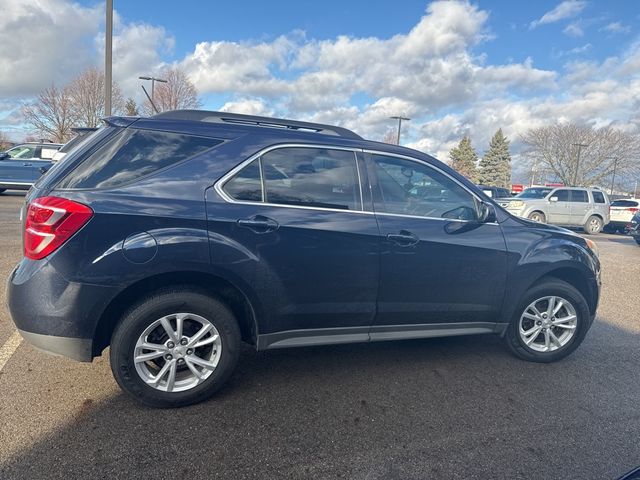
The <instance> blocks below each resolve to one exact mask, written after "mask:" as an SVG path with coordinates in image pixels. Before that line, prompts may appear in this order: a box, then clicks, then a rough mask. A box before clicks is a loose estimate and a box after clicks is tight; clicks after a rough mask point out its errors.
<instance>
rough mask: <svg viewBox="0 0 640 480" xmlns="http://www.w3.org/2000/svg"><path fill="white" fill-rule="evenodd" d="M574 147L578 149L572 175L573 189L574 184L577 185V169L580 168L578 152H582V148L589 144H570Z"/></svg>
mask: <svg viewBox="0 0 640 480" xmlns="http://www.w3.org/2000/svg"><path fill="white" fill-rule="evenodd" d="M571 145H572V146H574V147H578V159H577V160H576V171H575V172H574V173H573V185H572V186H573V187H575V186H576V183H578V168H580V151H581V150H582V147H588V146H589V144H587V143H572V144H571Z"/></svg>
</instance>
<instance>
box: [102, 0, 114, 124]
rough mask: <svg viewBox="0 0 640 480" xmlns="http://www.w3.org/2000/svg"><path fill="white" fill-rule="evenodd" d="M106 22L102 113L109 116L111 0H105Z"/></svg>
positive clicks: (111, 36) (111, 35)
mask: <svg viewBox="0 0 640 480" xmlns="http://www.w3.org/2000/svg"><path fill="white" fill-rule="evenodd" d="M106 13H107V18H106V21H107V24H106V28H105V32H104V33H105V39H104V115H105V117H109V116H111V68H112V65H113V62H112V53H113V49H112V40H113V0H107V9H106Z"/></svg>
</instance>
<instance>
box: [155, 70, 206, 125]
mask: <svg viewBox="0 0 640 480" xmlns="http://www.w3.org/2000/svg"><path fill="white" fill-rule="evenodd" d="M160 76H161V77H162V78H163V79H164V80H167V83H156V86H155V92H154V95H153V103H154V104H155V105H156V108H157V109H158V111H160V112H166V111H167V110H178V109H183V108H199V107H200V106H201V105H202V104H201V103H200V100H199V99H198V91H197V90H196V87H195V85H194V84H193V83H192V82H191V80H189V77H187V74H186V73H185V72H184V70H182V69H181V68H180V67H173V68H169V69H166V70H164V71H163V72H162V73H161V74H160ZM144 111H145V113H146V114H147V115H153V114H154V113H155V112H154V110H153V107H152V106H151V104H150V103H149V100H145V102H144Z"/></svg>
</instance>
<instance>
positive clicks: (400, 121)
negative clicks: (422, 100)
mask: <svg viewBox="0 0 640 480" xmlns="http://www.w3.org/2000/svg"><path fill="white" fill-rule="evenodd" d="M389 118H391V119H393V120H398V140H397V141H396V145H400V129H401V128H402V121H403V120H407V121H408V120H411V119H410V118H407V117H402V116H397V117H389Z"/></svg>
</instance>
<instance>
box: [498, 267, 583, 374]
mask: <svg viewBox="0 0 640 480" xmlns="http://www.w3.org/2000/svg"><path fill="white" fill-rule="evenodd" d="M590 326H591V316H590V313H589V307H588V305H587V302H586V300H585V299H584V297H583V296H582V295H581V294H580V292H579V291H578V290H576V289H575V288H574V287H573V286H572V285H570V284H568V283H566V282H563V281H561V280H556V279H549V280H548V281H545V282H544V283H540V284H538V285H535V286H533V287H532V288H531V289H530V290H529V291H528V292H527V294H526V295H525V296H524V298H523V299H522V301H521V302H520V304H519V306H518V309H517V310H516V313H515V315H514V318H513V319H512V321H511V323H510V324H509V327H508V329H507V333H506V337H505V339H506V342H507V345H508V346H509V348H510V349H511V351H512V352H513V353H514V354H516V355H517V356H518V357H520V358H522V359H524V360H529V361H532V362H541V363H548V362H554V361H556V360H560V359H561V358H564V357H566V356H567V355H569V354H570V353H571V352H573V351H574V350H575V349H576V348H578V346H579V345H580V343H582V341H583V340H584V337H585V335H586V333H587V331H588V330H589V327H590Z"/></svg>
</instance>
